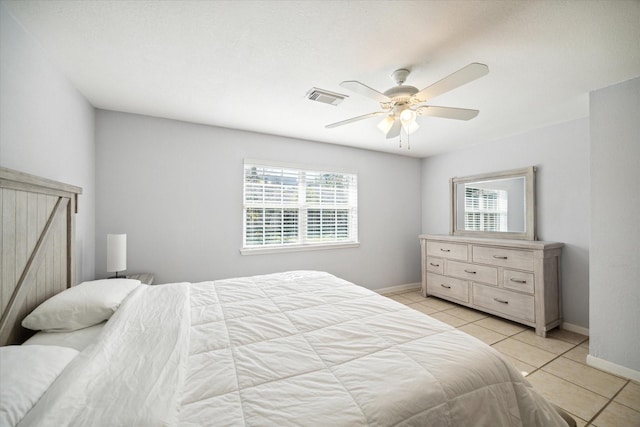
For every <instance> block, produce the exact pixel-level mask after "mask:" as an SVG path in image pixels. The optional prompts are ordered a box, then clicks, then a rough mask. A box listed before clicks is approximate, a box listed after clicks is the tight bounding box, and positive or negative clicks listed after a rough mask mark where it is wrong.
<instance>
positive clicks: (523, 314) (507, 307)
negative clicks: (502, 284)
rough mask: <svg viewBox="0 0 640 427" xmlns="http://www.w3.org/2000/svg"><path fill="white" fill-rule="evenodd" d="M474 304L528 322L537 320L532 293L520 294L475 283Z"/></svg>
mask: <svg viewBox="0 0 640 427" xmlns="http://www.w3.org/2000/svg"><path fill="white" fill-rule="evenodd" d="M473 304H474V305H477V306H479V307H482V308H486V309H489V310H493V311H497V312H498V313H502V314H506V315H509V316H513V317H517V318H520V319H523V320H525V321H528V322H535V320H536V317H535V305H534V298H533V296H532V295H524V294H518V293H516V292H511V291H506V290H502V289H497V288H492V287H490V286H485V285H481V284H478V283H473Z"/></svg>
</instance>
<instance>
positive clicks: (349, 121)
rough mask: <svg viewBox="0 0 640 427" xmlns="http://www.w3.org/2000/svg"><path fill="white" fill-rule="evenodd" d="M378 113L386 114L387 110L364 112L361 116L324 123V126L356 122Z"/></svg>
mask: <svg viewBox="0 0 640 427" xmlns="http://www.w3.org/2000/svg"><path fill="white" fill-rule="evenodd" d="M380 114H387V112H386V111H376V112H375V113H369V114H365V115H363V116H358V117H352V118H350V119H347V120H343V121H341V122H335V123H331V124H330V125H326V126H325V127H326V128H327V129H331V128H337V127H338V126H342V125H347V124H349V123H353V122H357V121H359V120H364V119H368V118H369V117H375V116H379V115H380Z"/></svg>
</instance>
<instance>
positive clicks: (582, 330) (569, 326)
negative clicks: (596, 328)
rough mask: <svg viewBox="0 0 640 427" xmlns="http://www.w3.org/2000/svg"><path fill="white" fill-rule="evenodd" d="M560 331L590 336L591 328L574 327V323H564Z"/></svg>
mask: <svg viewBox="0 0 640 427" xmlns="http://www.w3.org/2000/svg"><path fill="white" fill-rule="evenodd" d="M560 329H564V330H565V331H569V332H575V333H576V334H580V335H586V336H589V328H585V327H582V326H578V325H574V324H572V323H567V322H563V323H562V325H560Z"/></svg>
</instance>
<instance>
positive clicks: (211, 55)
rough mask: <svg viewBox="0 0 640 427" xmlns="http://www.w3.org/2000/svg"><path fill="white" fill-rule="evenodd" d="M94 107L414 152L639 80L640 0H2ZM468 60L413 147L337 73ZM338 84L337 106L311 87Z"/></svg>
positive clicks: (558, 112)
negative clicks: (312, 94)
mask: <svg viewBox="0 0 640 427" xmlns="http://www.w3.org/2000/svg"><path fill="white" fill-rule="evenodd" d="M3 3H4V4H5V5H6V6H7V7H8V9H9V10H10V11H11V12H12V13H13V14H14V16H15V17H16V18H17V20H18V21H19V22H21V23H22V25H23V26H24V27H25V28H26V29H27V31H28V32H30V33H31V34H32V35H33V36H34V37H35V38H36V39H37V40H38V41H39V43H40V44H41V45H42V46H43V48H44V50H45V51H46V52H47V54H48V55H50V57H51V59H52V61H53V62H54V63H56V64H57V66H58V67H59V68H60V69H61V70H62V71H63V73H64V74H65V75H66V76H67V77H68V78H69V80H70V81H71V82H72V84H73V85H74V86H75V87H76V88H77V89H78V91H80V92H81V93H82V94H83V95H84V96H85V97H86V98H87V99H88V100H89V102H91V104H92V105H94V106H95V107H97V108H103V109H109V110H117V111H125V112H131V113H139V114H146V115H151V116H157V117H166V118H171V119H178V120H185V121H189V122H195V123H203V124H209V125H215V126H223V127H228V128H235V129H244V130H249V131H256V132H263V133H268V134H275V135H283V136H288V137H294V138H301V139H308V140H315V141H323V142H328V143H333V144H342V145H348V146H353V147H361V148H368V149H372V150H379V151H386V152H391V153H397V154H402V155H409V156H415V157H426V156H430V155H434V154H438V153H442V152H445V151H450V150H455V149H459V148H462V147H463V146H466V145H476V144H481V143H484V142H487V141H491V140H494V139H496V138H500V137H504V136H508V135H513V134H517V133H521V132H525V131H527V130H530V129H534V128H538V127H541V126H545V125H548V124H551V123H557V122H562V121H566V120H571V119H575V118H579V117H586V116H587V115H588V108H589V107H588V97H589V91H591V90H594V89H599V88H602V87H606V86H609V85H611V84H614V83H618V82H621V81H625V80H628V79H630V78H633V77H637V76H639V75H640V1H637V0H632V1H582V0H577V1H527V2H525V1H406V2H405V1H6V2H3ZM471 62H480V63H484V64H487V65H488V66H489V69H490V72H489V74H488V75H487V76H485V77H482V78H481V79H479V80H476V81H474V82H471V83H469V84H468V85H465V86H462V87H460V88H458V89H456V90H454V91H452V92H449V93H447V94H445V95H442V96H440V97H437V98H435V99H434V100H433V101H431V102H430V104H432V105H441V106H450V107H462V108H473V109H479V110H480V114H479V115H478V117H476V118H475V119H473V120H471V121H468V122H462V121H456V120H447V119H439V118H433V117H421V118H419V122H420V125H421V127H420V129H419V130H418V131H417V132H416V133H415V134H412V135H411V151H407V150H406V149H404V148H403V149H402V150H400V149H399V148H398V140H397V139H395V140H386V139H385V138H384V137H383V135H382V134H381V133H380V131H378V129H377V128H376V124H377V122H378V121H380V118H379V117H378V118H372V119H367V120H363V121H360V122H357V123H353V124H350V125H346V126H343V127H339V128H335V129H325V128H324V126H325V125H326V124H329V123H333V122H336V121H340V120H344V119H347V118H351V117H353V116H358V115H362V114H365V113H369V112H373V111H377V110H379V105H378V104H377V103H376V102H375V101H372V100H370V99H367V98H363V97H361V96H359V95H357V94H353V93H348V91H347V90H345V89H343V88H341V87H340V86H339V83H340V82H341V81H343V80H359V81H361V82H363V83H365V84H367V85H368V86H371V87H373V88H376V89H377V90H379V91H384V90H386V89H388V88H390V87H391V86H393V85H394V83H393V81H392V80H391V78H390V74H391V73H392V72H393V71H394V70H395V69H397V68H401V67H404V68H408V69H410V70H411V74H410V75H409V78H408V79H407V82H406V84H409V85H413V86H416V87H418V89H422V88H424V87H426V86H428V85H430V84H432V83H434V82H436V81H437V80H439V79H441V78H443V77H445V76H447V75H449V74H450V73H452V72H454V71H456V70H458V69H460V68H462V67H463V66H465V65H467V64H469V63H471ZM313 86H315V87H319V88H322V89H328V90H331V91H335V92H339V93H344V94H348V95H349V98H347V99H346V100H345V101H344V102H343V103H342V104H340V105H339V106H337V107H334V106H330V105H326V104H321V103H317V102H312V101H309V100H307V99H306V98H305V94H306V92H307V91H308V90H309V89H310V88H311V87H313Z"/></svg>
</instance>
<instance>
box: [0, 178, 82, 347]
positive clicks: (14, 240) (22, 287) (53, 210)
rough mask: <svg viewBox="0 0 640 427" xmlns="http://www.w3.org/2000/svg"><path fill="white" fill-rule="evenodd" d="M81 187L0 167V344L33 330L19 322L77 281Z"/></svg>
mask: <svg viewBox="0 0 640 427" xmlns="http://www.w3.org/2000/svg"><path fill="white" fill-rule="evenodd" d="M79 194H82V188H80V187H76V186H73V185H68V184H63V183H61V182H56V181H52V180H49V179H45V178H40V177H37V176H34V175H29V174H26V173H22V172H18V171H14V170H11V169H6V168H0V214H1V220H0V231H1V233H0V235H1V236H0V239H1V240H0V249H1V251H0V280H1V286H0V345H8V344H19V343H22V342H23V341H24V340H25V339H26V338H27V337H28V336H29V335H30V334H31V333H32V332H29V331H28V330H27V329H24V328H23V327H22V326H21V325H20V323H21V322H22V319H24V317H25V316H26V315H27V314H29V313H30V312H31V311H32V310H33V309H34V308H35V307H37V306H38V305H39V304H40V303H41V302H43V301H44V300H46V299H47V298H50V297H51V296H53V295H55V294H56V293H58V292H61V291H63V290H64V289H66V288H68V287H71V286H72V285H74V284H75V276H74V267H75V265H74V264H75V260H74V250H75V249H74V244H75V233H74V231H75V227H74V224H75V214H76V213H77V206H78V195H79Z"/></svg>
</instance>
